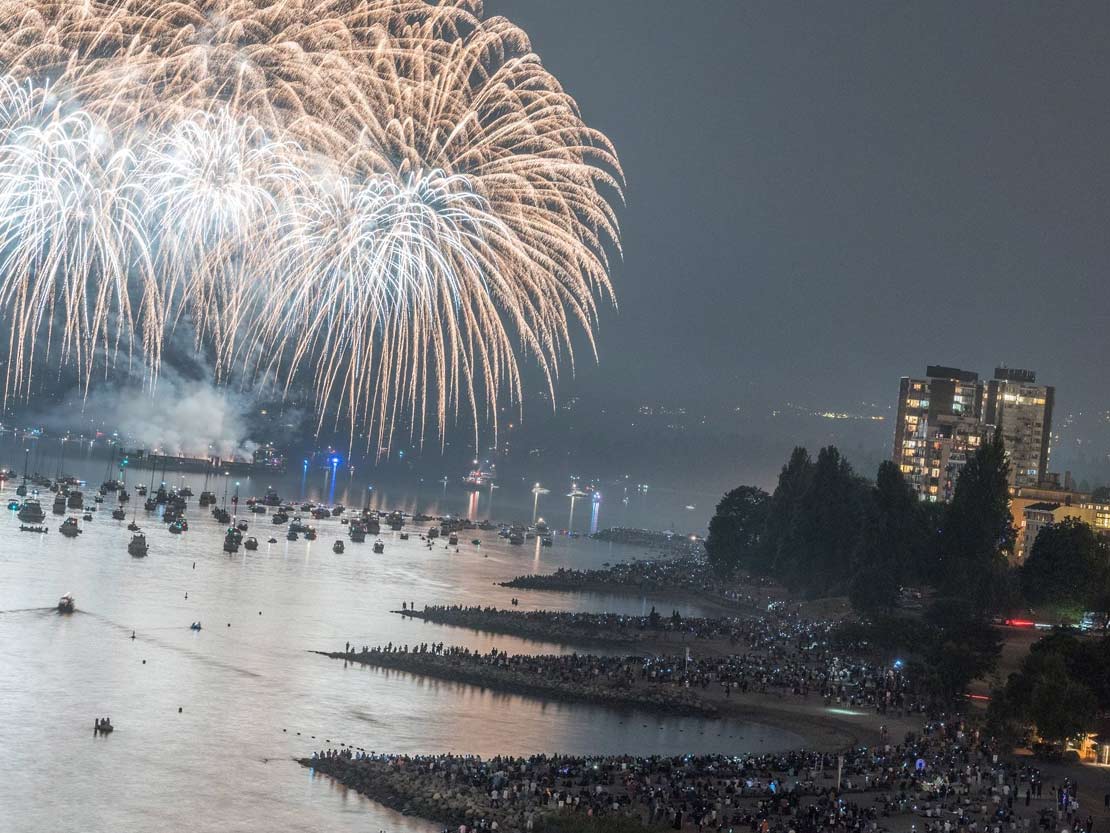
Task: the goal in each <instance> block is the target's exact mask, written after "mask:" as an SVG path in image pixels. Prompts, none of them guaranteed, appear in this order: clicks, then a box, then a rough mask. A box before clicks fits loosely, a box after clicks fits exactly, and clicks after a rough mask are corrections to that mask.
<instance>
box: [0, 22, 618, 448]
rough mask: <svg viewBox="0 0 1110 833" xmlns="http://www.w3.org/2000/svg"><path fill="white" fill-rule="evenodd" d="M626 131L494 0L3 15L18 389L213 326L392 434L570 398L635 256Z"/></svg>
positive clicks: (9, 383) (2, 108) (3, 119)
mask: <svg viewBox="0 0 1110 833" xmlns="http://www.w3.org/2000/svg"><path fill="white" fill-rule="evenodd" d="M622 184H623V175H622V172H621V169H620V165H619V161H618V159H617V156H616V153H615V151H614V149H613V147H612V145H611V144H610V143H609V141H608V140H607V139H606V138H605V136H603V135H602V134H601V133H599V132H598V131H596V130H594V129H592V128H590V127H589V126H588V125H587V124H586V123H585V122H584V121H583V120H582V117H581V116H580V114H579V112H578V107H577V105H576V103H575V102H574V100H573V99H572V98H571V97H570V96H569V95H567V93H566V92H564V91H563V89H562V88H561V86H560V85H559V83H558V81H557V80H556V79H555V78H554V77H552V76H551V75H550V73H548V72H547V71H546V70H545V69H544V68H543V65H542V64H541V63H540V60H539V58H538V57H537V56H536V55H535V54H533V53H532V52H531V46H530V44H529V42H528V38H527V35H526V34H525V33H524V32H523V31H521V30H520V29H518V28H516V27H515V26H513V25H512V24H510V23H509V22H507V21H506V20H504V19H503V18H492V19H490V20H488V21H486V20H483V19H482V17H481V3H480V2H479V1H478V0H442V2H437V3H434V4H433V3H428V2H422V0H375V2H371V3H367V2H354V3H348V4H335V3H332V2H328V0H299V1H298V2H292V0H290V2H280V0H279V2H276V3H259V2H255V0H246V2H243V3H231V4H229V3H224V2H217V0H191V2H186V3H159V2H155V1H154V0H104V2H98V3H81V4H76V5H74V4H68V3H57V2H53V0H17V2H16V3H15V4H14V6H13V7H12V8H10V9H7V13H5V14H4V15H0V315H2V316H3V317H4V319H6V323H7V325H8V332H9V337H8V344H7V347H8V351H7V357H6V370H5V376H4V397H5V399H6V398H7V397H9V396H12V395H28V394H29V392H30V390H31V387H32V380H33V378H34V374H35V373H36V367H37V366H38V365H41V364H43V363H46V362H50V363H56V364H59V365H63V366H70V367H74V368H76V369H77V371H78V372H79V373H80V375H81V376H82V378H83V379H84V380H85V383H86V385H87V384H88V383H89V382H90V380H91V379H92V378H93V375H94V373H97V374H100V373H101V372H110V371H111V370H112V369H113V368H116V367H118V366H121V365H124V366H126V365H129V364H130V363H131V362H132V361H133V359H134V358H135V357H136V355H138V356H140V357H141V358H142V359H143V363H144V366H145V367H146V368H147V369H148V381H149V382H150V383H152V384H153V383H154V382H155V381H156V379H157V376H158V373H159V369H160V364H161V361H162V353H163V349H164V345H165V343H166V341H167V339H168V338H169V337H170V335H171V334H172V333H173V331H174V330H175V328H177V327H189V328H190V329H191V331H192V332H191V335H192V337H193V339H194V341H195V343H196V344H197V345H198V347H202V348H203V349H204V350H205V351H206V352H207V353H208V354H209V355H211V356H212V357H213V363H214V373H215V376H216V378H217V380H221V381H227V380H228V379H230V378H231V377H232V376H233V375H234V376H235V377H236V378H237V379H242V380H244V381H251V380H254V381H258V380H267V379H271V378H273V379H276V380H278V384H279V386H280V387H282V389H283V390H288V389H289V386H290V385H291V384H293V383H294V381H295V380H296V379H298V378H301V377H303V376H308V377H309V378H310V379H311V384H312V387H313V389H314V392H315V399H316V412H317V421H318V427H322V426H323V424H324V422H325V421H326V420H329V419H336V420H337V419H339V418H340V417H344V418H346V419H347V420H348V422H349V425H350V432H351V433H350V442H351V443H352V444H353V443H354V439H355V436H356V434H357V435H358V436H360V437H361V436H365V438H366V443H367V448H369V447H370V446H371V445H373V446H374V448H375V451H376V453H378V454H382V453H389V449H390V447H391V443H392V439H393V436H394V432H395V431H397V430H402V429H407V430H408V432H409V433H410V435H411V436H414V437H419V438H420V439H421V440H422V439H423V438H424V436H425V432H426V431H432V432H434V433H435V434H437V435H438V436H439V438H440V442H441V443H443V442H444V441H445V440H444V434H445V431H446V429H447V427H448V425H449V424H451V423H453V422H454V421H456V420H457V419H458V418H459V416H460V412H462V411H464V410H469V412H470V414H471V415H472V419H473V430H474V432H475V439H476V440H477V432H478V422H479V419H488V420H489V421H490V422H491V424H492V428H493V429H494V431H496V429H497V420H498V413H499V410H500V409H499V408H498V402H499V401H500V400H501V399H502V398H508V399H509V400H510V402H512V403H514V404H517V403H519V401H520V398H521V379H520V374H519V370H518V355H519V354H520V353H526V354H527V355H528V356H529V357H531V358H533V359H534V360H535V361H536V362H537V364H538V365H539V368H540V371H541V372H542V373H543V375H544V377H545V380H546V384H547V386H548V388H549V390H550V391H551V393H552V394H553V392H554V384H555V381H556V379H557V376H558V372H559V362H560V357H565V361H567V362H569V364H570V367H571V368H573V365H574V361H575V352H574V350H573V347H572V340H571V337H572V334H573V330H575V329H581V330H582V331H583V332H584V333H585V335H586V340H587V344H588V345H589V349H590V350H591V351H593V350H594V341H593V329H594V326H595V324H596V319H597V303H598V299H599V298H600V299H607V298H608V299H611V298H612V289H611V286H610V283H609V277H608V258H609V256H611V255H612V254H615V253H619V228H618V224H617V220H616V216H615V212H614V209H613V203H615V202H618V201H619V200H620V199H621V189H622Z"/></svg>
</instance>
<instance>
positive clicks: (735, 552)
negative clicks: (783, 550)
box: [705, 486, 771, 576]
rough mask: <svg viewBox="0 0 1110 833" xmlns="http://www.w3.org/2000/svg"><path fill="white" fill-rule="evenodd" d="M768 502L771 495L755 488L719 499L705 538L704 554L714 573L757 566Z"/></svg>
mask: <svg viewBox="0 0 1110 833" xmlns="http://www.w3.org/2000/svg"><path fill="white" fill-rule="evenodd" d="M770 503H771V496H770V495H769V494H767V493H766V492H765V491H763V490H762V489H760V488H758V487H756V486H738V487H737V488H735V489H733V490H732V491H731V492H729V493H728V494H726V495H725V496H724V497H723V498H721V502H720V503H718V504H717V512H716V514H714V515H713V518H712V520H710V521H709V535H708V537H707V538H706V539H705V551H706V555H707V556H708V558H709V563H710V565H711V566H712V567H713V569H714V570H715V571H716V572H717V573H719V574H720V575H726V576H727V575H731V574H732V573H733V572H735V571H736V570H737V568H743V569H748V570H750V569H752V568H753V567H754V566H756V562H757V561H758V559H759V553H760V549H759V544H760V539H761V538H762V535H763V530H764V528H765V527H766V525H767V511H768V509H769V507H770Z"/></svg>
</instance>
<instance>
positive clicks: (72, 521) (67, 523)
mask: <svg viewBox="0 0 1110 833" xmlns="http://www.w3.org/2000/svg"><path fill="white" fill-rule="evenodd" d="M58 532H60V533H62V535H64V536H66V538H76V537H77V536H78V535H80V534H81V533H82V532H84V530H83V529H81V527H79V526H78V525H77V519H76V518H66V519H65V520H64V521H62V525H61V526H60V527H58Z"/></svg>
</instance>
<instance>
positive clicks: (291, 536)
mask: <svg viewBox="0 0 1110 833" xmlns="http://www.w3.org/2000/svg"><path fill="white" fill-rule="evenodd" d="M299 537H300V536H299V535H297V531H296V530H295V529H290V530H289V531H288V532H287V533H285V540H286V541H296V540H297V538H299Z"/></svg>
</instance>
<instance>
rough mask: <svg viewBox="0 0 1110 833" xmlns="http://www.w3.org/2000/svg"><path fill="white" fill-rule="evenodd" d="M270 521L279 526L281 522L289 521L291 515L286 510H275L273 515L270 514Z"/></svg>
mask: <svg viewBox="0 0 1110 833" xmlns="http://www.w3.org/2000/svg"><path fill="white" fill-rule="evenodd" d="M270 522H271V523H272V524H273V525H274V526H279V525H280V524H284V523H289V516H288V515H286V514H285V513H284V512H275V513H274V514H273V515H272V516H270Z"/></svg>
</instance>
